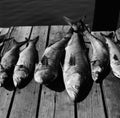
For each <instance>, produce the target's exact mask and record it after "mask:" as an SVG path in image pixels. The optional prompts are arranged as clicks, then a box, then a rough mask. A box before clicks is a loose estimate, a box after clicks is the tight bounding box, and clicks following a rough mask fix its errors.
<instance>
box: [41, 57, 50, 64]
mask: <svg viewBox="0 0 120 118" xmlns="http://www.w3.org/2000/svg"><path fill="white" fill-rule="evenodd" d="M41 63H42V64H43V65H45V66H47V65H48V58H47V57H46V56H43V58H42V59H41Z"/></svg>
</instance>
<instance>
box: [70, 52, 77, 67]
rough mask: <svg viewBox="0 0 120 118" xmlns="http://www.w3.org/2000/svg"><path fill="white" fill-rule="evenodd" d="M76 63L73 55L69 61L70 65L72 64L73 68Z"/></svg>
mask: <svg viewBox="0 0 120 118" xmlns="http://www.w3.org/2000/svg"><path fill="white" fill-rule="evenodd" d="M75 63H76V59H75V56H73V55H72V54H71V56H70V60H69V64H70V65H71V66H73V65H75Z"/></svg>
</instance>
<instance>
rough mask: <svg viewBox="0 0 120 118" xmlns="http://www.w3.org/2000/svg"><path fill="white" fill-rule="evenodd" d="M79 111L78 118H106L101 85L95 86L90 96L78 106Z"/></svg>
mask: <svg viewBox="0 0 120 118" xmlns="http://www.w3.org/2000/svg"><path fill="white" fill-rule="evenodd" d="M83 92H84V91H83ZM77 109H78V111H77V114H78V118H105V113H104V108H103V101H102V96H101V90H100V85H99V84H96V83H94V84H93V86H92V89H91V91H90V93H89V95H88V96H87V97H86V98H85V99H84V100H83V101H82V102H80V103H78V104H77Z"/></svg>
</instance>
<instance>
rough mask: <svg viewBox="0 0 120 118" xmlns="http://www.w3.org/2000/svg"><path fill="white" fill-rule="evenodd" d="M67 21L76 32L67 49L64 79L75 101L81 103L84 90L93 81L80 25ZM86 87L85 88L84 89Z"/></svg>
mask: <svg viewBox="0 0 120 118" xmlns="http://www.w3.org/2000/svg"><path fill="white" fill-rule="evenodd" d="M65 21H66V22H67V23H68V24H69V25H70V26H71V27H72V28H73V30H74V31H75V32H74V33H73V36H72V37H71V39H70V41H69V42H68V45H67V47H66V55H65V60H64V66H63V78H64V83H65V88H66V91H67V93H68V95H69V96H70V98H71V99H72V100H73V101H79V100H80V99H81V98H82V95H83V88H84V87H87V86H88V83H89V81H90V80H91V70H90V64H89V61H88V58H87V55H86V47H85V44H84V40H83V36H82V35H81V34H79V33H78V32H79V26H77V25H79V24H80V23H77V22H79V20H78V21H76V22H73V21H72V20H71V19H69V18H67V17H65ZM83 86H84V87H83Z"/></svg>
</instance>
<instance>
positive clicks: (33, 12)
mask: <svg viewBox="0 0 120 118" xmlns="http://www.w3.org/2000/svg"><path fill="white" fill-rule="evenodd" d="M96 1H103V4H102V3H98V5H99V4H101V6H100V8H99V9H101V10H102V9H103V7H102V6H105V5H104V1H105V0H96ZM96 1H95V0H0V27H2V26H3V27H7V26H13V25H14V26H16V25H17V26H18V25H20V26H21V25H22V26H23V25H56V24H59V25H60V24H66V23H65V22H64V20H63V16H68V17H70V18H73V19H76V18H78V17H80V16H83V15H85V16H87V18H86V22H87V23H89V24H90V26H92V25H93V21H94V20H93V19H94V12H95V6H96V5H95V3H96ZM107 1H108V0H107ZM108 5H109V4H107V7H108ZM107 7H106V6H105V8H104V9H103V11H105V10H106V9H107ZM109 8H110V9H111V7H109ZM112 8H113V7H112ZM103 11H102V12H103ZM102 12H98V13H97V15H96V16H97V18H99V16H100V19H103V18H102V17H101V14H102ZM113 14H114V13H113ZM105 15H106V18H107V14H105ZM102 22H104V20H103V21H102ZM115 22H116V21H115ZM97 23H98V21H97ZM99 25H101V24H100V23H99ZM95 26H97V24H96V22H95ZM98 29H99V28H98Z"/></svg>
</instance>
